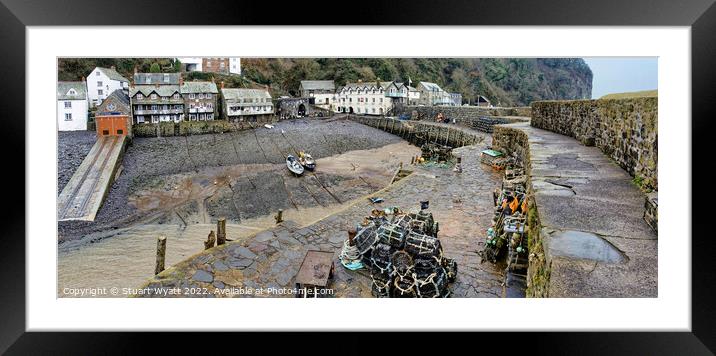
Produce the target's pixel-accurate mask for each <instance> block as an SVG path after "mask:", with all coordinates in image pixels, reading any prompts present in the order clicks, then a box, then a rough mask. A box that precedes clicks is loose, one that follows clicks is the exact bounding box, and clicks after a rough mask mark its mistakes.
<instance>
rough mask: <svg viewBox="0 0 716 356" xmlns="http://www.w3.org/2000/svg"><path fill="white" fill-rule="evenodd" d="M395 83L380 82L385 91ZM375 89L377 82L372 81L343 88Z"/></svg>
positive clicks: (351, 84) (347, 85) (347, 84)
mask: <svg viewBox="0 0 716 356" xmlns="http://www.w3.org/2000/svg"><path fill="white" fill-rule="evenodd" d="M392 83H393V82H380V87H381V88H383V89H385V88H387V87H388V86H390V85H391V84H392ZM366 87H367V88H375V87H376V82H375V81H370V82H361V83H346V85H345V86H344V87H343V88H349V89H352V88H366Z"/></svg>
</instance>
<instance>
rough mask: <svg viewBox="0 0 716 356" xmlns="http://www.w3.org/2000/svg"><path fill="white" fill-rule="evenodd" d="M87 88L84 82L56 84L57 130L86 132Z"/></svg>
mask: <svg viewBox="0 0 716 356" xmlns="http://www.w3.org/2000/svg"><path fill="white" fill-rule="evenodd" d="M87 104H88V103H87V86H86V84H85V82H58V83H57V129H58V130H59V131H79V130H87V109H88V105H87Z"/></svg>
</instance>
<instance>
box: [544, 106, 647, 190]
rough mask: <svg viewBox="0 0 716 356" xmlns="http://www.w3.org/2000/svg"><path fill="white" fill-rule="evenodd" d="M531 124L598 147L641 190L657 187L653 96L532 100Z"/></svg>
mask: <svg viewBox="0 0 716 356" xmlns="http://www.w3.org/2000/svg"><path fill="white" fill-rule="evenodd" d="M531 123H532V126H534V127H537V128H540V129H544V130H549V131H552V132H556V133H559V134H562V135H566V136H571V137H574V138H575V139H577V140H579V141H580V142H582V143H583V144H584V145H587V146H596V147H598V148H599V149H601V150H602V152H604V153H605V154H606V155H608V156H609V157H611V158H612V159H613V160H614V161H615V162H616V163H617V164H618V165H619V166H621V167H622V168H623V169H624V170H626V171H627V172H629V174H630V175H631V176H632V177H634V181H635V182H637V183H638V184H639V185H640V186H641V188H642V189H644V190H646V191H651V190H657V189H658V169H657V168H658V149H657V148H658V147H657V146H658V98H657V97H645V98H628V99H608V100H603V99H600V100H571V101H536V102H533V103H532V121H531Z"/></svg>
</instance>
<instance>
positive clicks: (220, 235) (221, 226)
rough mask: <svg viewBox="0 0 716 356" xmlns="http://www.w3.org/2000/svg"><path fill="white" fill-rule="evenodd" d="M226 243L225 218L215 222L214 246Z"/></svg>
mask: <svg viewBox="0 0 716 356" xmlns="http://www.w3.org/2000/svg"><path fill="white" fill-rule="evenodd" d="M225 243H226V218H219V219H218V220H216V245H217V246H218V245H223V244H225Z"/></svg>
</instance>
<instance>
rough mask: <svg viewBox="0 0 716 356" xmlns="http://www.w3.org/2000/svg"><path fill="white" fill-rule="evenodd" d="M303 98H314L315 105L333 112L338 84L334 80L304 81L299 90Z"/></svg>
mask: <svg viewBox="0 0 716 356" xmlns="http://www.w3.org/2000/svg"><path fill="white" fill-rule="evenodd" d="M298 90H299V92H300V93H301V97H303V98H313V99H314V101H313V104H314V105H316V106H318V107H320V108H322V109H326V110H333V109H334V108H333V107H334V106H335V100H336V84H335V83H334V82H333V81H332V80H302V81H301V85H300V86H299V88H298Z"/></svg>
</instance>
